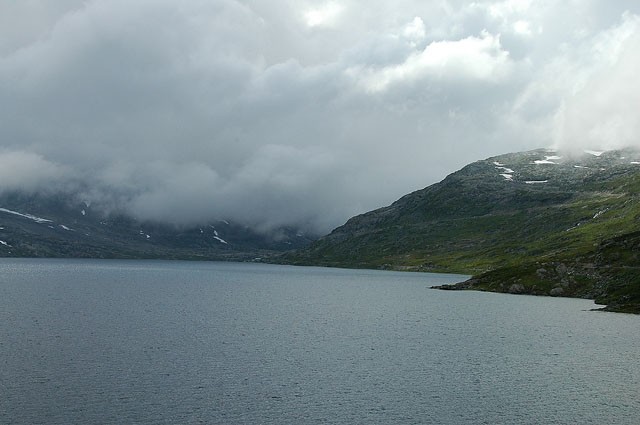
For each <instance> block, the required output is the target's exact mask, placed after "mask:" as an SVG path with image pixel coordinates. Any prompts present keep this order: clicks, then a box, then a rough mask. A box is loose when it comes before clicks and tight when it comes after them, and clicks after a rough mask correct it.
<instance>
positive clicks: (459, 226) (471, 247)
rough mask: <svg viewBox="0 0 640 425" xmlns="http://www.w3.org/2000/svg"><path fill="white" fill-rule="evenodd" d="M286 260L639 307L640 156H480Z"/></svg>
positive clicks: (619, 307)
mask: <svg viewBox="0 0 640 425" xmlns="http://www.w3.org/2000/svg"><path fill="white" fill-rule="evenodd" d="M284 261H285V262H289V263H293V264H313V265H324V266H337V267H366V268H385V269H396V270H414V271H437V272H459V273H468V274H472V275H474V278H473V279H471V280H469V281H467V282H465V283H464V284H461V285H458V286H457V288H460V289H467V288H470V289H481V290H491V291H500V292H512V293H527V294H541V295H563V296H577V297H587V298H595V299H596V302H599V303H605V304H608V307H607V308H608V309H610V310H617V311H635V312H639V311H640V153H638V152H635V151H611V152H584V153H582V154H581V155H577V156H575V157H565V156H563V155H561V154H559V153H558V152H554V151H550V150H543V149H540V150H534V151H529V152H522V153H512V154H507V155H501V156H496V157H493V158H489V159H486V160H482V161H477V162H474V163H472V164H470V165H467V166H466V167H464V168H462V169H461V170H459V171H457V172H455V173H453V174H451V175H449V176H448V177H446V178H445V179H444V180H443V181H441V182H440V183H437V184H434V185H432V186H429V187H427V188H425V189H422V190H419V191H416V192H414V193H411V194H409V195H406V196H404V197H402V198H401V199H399V200H398V201H396V202H394V203H393V204H392V205H390V206H388V207H384V208H380V209H377V210H375V211H371V212H368V213H366V214H362V215H359V216H357V217H354V218H352V219H350V220H349V221H348V222H347V223H346V224H344V225H343V226H341V227H338V228H337V229H335V230H334V231H333V232H331V234H329V235H327V236H325V237H323V238H321V239H319V240H318V241H316V242H314V243H313V244H311V245H310V246H309V247H307V248H304V249H302V250H300V251H298V252H295V253H293V254H287V255H286V256H285V260H284Z"/></svg>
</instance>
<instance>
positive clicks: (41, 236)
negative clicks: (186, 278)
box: [0, 193, 311, 260]
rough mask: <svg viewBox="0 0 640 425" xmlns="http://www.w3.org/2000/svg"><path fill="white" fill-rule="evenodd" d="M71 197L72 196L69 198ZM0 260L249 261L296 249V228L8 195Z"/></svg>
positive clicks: (2, 206) (1, 217) (2, 208)
mask: <svg viewBox="0 0 640 425" xmlns="http://www.w3.org/2000/svg"><path fill="white" fill-rule="evenodd" d="M70 199H71V198H70ZM0 241H1V242H0V247H1V248H2V249H0V256H12V257H21V256H28V257H94V258H176V259H209V260H251V259H254V258H256V257H261V258H265V257H269V256H271V255H273V254H274V253H278V252H282V251H285V250H290V249H294V248H299V247H302V246H305V245H306V244H308V243H309V242H310V241H311V239H310V238H307V237H300V236H298V231H297V229H286V228H285V229H277V230H275V231H274V232H273V233H271V234H265V233H259V232H256V231H253V230H251V229H250V228H248V227H246V226H244V225H237V224H234V223H233V222H231V221H227V220H220V221H215V222H212V223H209V224H207V225H206V226H197V227H176V226H173V225H168V224H162V223H148V222H139V221H137V220H136V219H134V218H131V217H127V216H125V215H110V216H105V215H103V214H102V213H101V212H100V211H95V210H94V209H92V207H91V204H90V203H88V202H82V203H80V204H76V203H75V202H73V201H70V200H69V199H59V198H53V197H46V196H24V195H20V194H15V193H14V194H10V195H4V196H2V197H0Z"/></svg>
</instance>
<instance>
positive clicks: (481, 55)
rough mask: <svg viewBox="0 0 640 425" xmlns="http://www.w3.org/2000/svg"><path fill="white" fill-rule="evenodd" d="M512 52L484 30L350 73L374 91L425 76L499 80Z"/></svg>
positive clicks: (506, 69)
mask: <svg viewBox="0 0 640 425" xmlns="http://www.w3.org/2000/svg"><path fill="white" fill-rule="evenodd" d="M508 56H509V54H508V52H506V51H504V50H502V48H501V46H500V39H499V37H497V36H492V35H491V34H489V33H487V32H484V33H483V34H482V35H481V37H467V38H464V39H462V40H457V41H434V42H432V43H431V44H429V45H428V46H427V47H426V48H425V49H424V50H422V51H420V52H415V53H413V54H411V55H410V56H408V57H407V58H406V60H405V61H404V62H403V63H401V64H399V65H394V66H389V67H384V68H382V69H374V70H370V69H367V68H365V69H356V70H353V71H351V70H350V71H351V72H350V74H352V75H354V76H355V77H356V78H357V79H360V80H362V84H363V85H364V86H365V88H366V90H369V91H372V92H376V91H382V90H386V89H388V87H389V86H391V85H394V84H398V83H407V82H408V81H409V82H410V81H415V80H420V79H424V78H436V79H454V80H465V79H473V80H497V79H500V78H503V77H505V76H506V74H507V73H508V68H509V58H508ZM358 74H360V75H362V76H360V75H358Z"/></svg>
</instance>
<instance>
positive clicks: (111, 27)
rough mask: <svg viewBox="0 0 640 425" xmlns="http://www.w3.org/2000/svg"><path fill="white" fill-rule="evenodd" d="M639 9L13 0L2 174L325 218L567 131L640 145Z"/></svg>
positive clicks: (245, 216)
mask: <svg viewBox="0 0 640 425" xmlns="http://www.w3.org/2000/svg"><path fill="white" fill-rule="evenodd" d="M54 3H55V4H54ZM625 10H629V12H628V13H627V14H626V15H625V16H626V17H625V18H622V16H623V13H624V11H625ZM638 13H640V4H638V3H637V1H635V0H633V1H632V0H620V2H615V3H614V2H606V1H605V0H590V1H588V2H583V1H571V2H548V1H544V0H531V1H513V0H507V1H492V0H483V1H478V2H465V1H462V0H446V1H438V2H424V1H418V0H397V1H394V2H388V1H383V0H371V1H368V2H362V1H360V0H343V1H340V2H338V1H333V2H332V1H328V2H316V1H311V0H300V1H297V0H296V1H294V0H270V1H268V2H266V1H257V0H188V1H182V2H175V1H173V0H91V1H81V0H60V1H56V2H51V1H48V0H25V1H24V2H0V109H1V110H2V111H3V113H2V114H0V152H4V153H3V154H2V155H0V165H3V166H4V168H3V169H2V170H0V187H3V188H5V189H7V188H9V189H10V188H14V189H15V188H24V189H28V190H38V189H40V188H44V187H48V188H50V189H55V188H64V190H70V188H74V187H76V188H80V190H82V192H83V196H86V198H87V199H89V200H92V201H94V202H96V203H98V202H101V203H102V204H103V206H104V207H109V208H125V209H128V210H129V211H130V212H133V213H135V214H136V215H138V216H140V217H141V218H148V219H156V220H168V221H175V222H194V221H199V220H205V219H207V218H209V217H211V218H212V219H215V218H226V219H237V220H240V221H242V222H244V223H247V224H251V225H254V226H258V227H261V228H263V229H266V228H269V227H273V226H279V225H283V224H287V223H295V224H297V225H299V226H303V227H305V228H307V229H314V230H317V231H327V230H329V229H330V228H331V227H332V226H335V225H338V224H341V222H343V221H344V220H346V219H347V218H348V217H349V216H351V215H353V214H355V213H360V212H364V211H366V210H369V209H372V208H375V207H378V206H382V205H385V204H388V203H390V202H392V201H393V200H395V199H397V198H398V197H400V196H402V195H403V194H405V193H407V192H409V191H411V190H415V189H419V188H421V187H424V186H426V185H428V184H431V183H433V182H435V181H437V180H439V179H441V178H443V177H444V175H446V174H447V173H449V172H452V171H454V170H455V169H457V168H458V167H460V166H462V165H464V164H466V163H468V162H470V161H473V160H475V159H478V158H482V157H486V156H490V155H494V154H498V153H504V152H507V151H516V150H523V149H529V148H536V147H540V146H546V145H550V144H551V143H552V142H553V141H554V139H553V136H554V134H557V135H558V137H557V139H555V140H556V141H558V143H559V144H562V145H563V146H569V145H574V144H575V145H580V144H588V145H591V144H593V145H595V144H596V143H601V144H608V145H612V146H614V145H615V146H618V145H622V144H633V143H634V141H633V138H634V135H635V134H638V128H637V120H635V116H634V113H633V112H634V111H637V110H638V105H637V103H636V99H638V98H640V96H638V85H637V83H636V80H635V78H634V74H635V70H636V69H638V65H640V63H639V60H638V52H637V47H636V46H638V45H640V42H639V41H638V39H637V33H638V23H637V20H638V18H637V15H638ZM22 24H24V26H21V25H22ZM576 34H581V35H580V37H576ZM585 123H587V125H585ZM581 141H583V142H584V143H582V142H581ZM7 155H8V156H7ZM221 216H222V217H221Z"/></svg>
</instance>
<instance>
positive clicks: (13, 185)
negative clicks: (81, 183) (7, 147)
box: [0, 151, 67, 193]
mask: <svg viewBox="0 0 640 425" xmlns="http://www.w3.org/2000/svg"><path fill="white" fill-rule="evenodd" d="M66 173H67V170H65V168H64V167H63V166H61V165H59V164H55V163H52V162H50V161H48V160H46V159H45V158H43V157H42V156H40V155H38V154H34V153H31V152H23V151H10V152H0V193H2V192H10V191H22V192H27V193H31V192H35V191H43V192H44V191H48V189H49V188H50V186H51V185H55V184H56V182H60V181H62V180H64V178H65V174H66Z"/></svg>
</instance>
